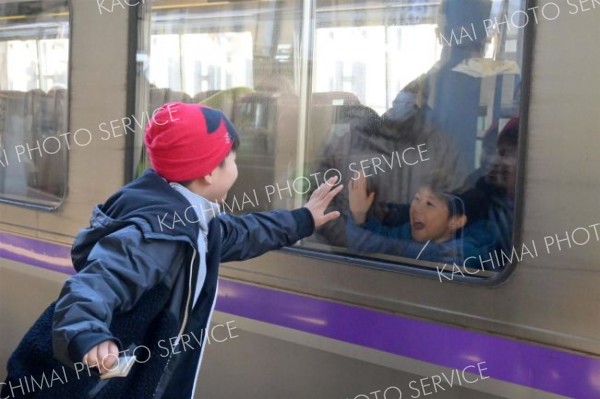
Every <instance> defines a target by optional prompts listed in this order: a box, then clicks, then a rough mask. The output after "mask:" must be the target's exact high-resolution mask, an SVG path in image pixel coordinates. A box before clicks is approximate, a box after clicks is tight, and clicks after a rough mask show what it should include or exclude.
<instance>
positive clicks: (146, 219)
mask: <svg viewBox="0 0 600 399" xmlns="http://www.w3.org/2000/svg"><path fill="white" fill-rule="evenodd" d="M189 208H190V203H189V202H188V201H187V200H186V199H185V197H183V196H182V195H181V194H179V193H178V192H177V191H175V190H174V189H173V188H172V187H171V186H170V185H169V183H167V182H166V181H165V180H164V179H163V178H162V177H160V175H158V174H157V173H156V172H155V171H154V170H153V169H148V170H146V171H145V172H144V174H143V175H142V176H140V177H139V178H137V179H135V180H133V181H132V182H130V183H128V184H127V185H125V186H123V187H122V188H121V189H119V191H117V192H116V193H115V194H113V195H112V196H111V197H110V198H109V199H108V200H107V201H106V202H105V203H104V204H101V205H97V206H96V207H94V210H93V212H92V216H91V217H90V227H87V228H85V229H82V230H81V231H80V232H79V234H78V235H77V237H76V238H75V242H74V243H73V246H72V248H71V258H72V260H73V265H74V266H75V269H76V270H77V271H79V270H80V269H81V268H82V267H83V266H84V265H85V263H86V260H87V257H88V255H89V253H90V251H91V250H92V248H93V247H94V245H95V244H96V243H97V242H98V241H99V240H100V239H102V238H103V237H106V236H108V235H110V234H112V233H114V232H115V231H117V230H120V229H122V228H124V227H127V226H130V225H135V226H136V227H137V228H138V229H139V230H140V231H141V233H142V235H143V237H144V238H145V239H163V240H171V241H185V242H187V243H189V244H190V245H192V246H194V247H195V246H196V243H197V241H198V228H197V227H196V226H195V224H194V223H192V222H189V221H188V222H187V223H186V220H187V219H186V218H185V217H184V215H185V214H186V210H188V209H189Z"/></svg>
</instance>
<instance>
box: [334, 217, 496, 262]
mask: <svg viewBox="0 0 600 399" xmlns="http://www.w3.org/2000/svg"><path fill="white" fill-rule="evenodd" d="M346 226H347V228H346V234H347V240H348V245H349V248H352V249H353V250H355V251H357V252H364V253H386V254H393V255H398V256H402V257H406V258H413V259H416V258H417V257H418V259H421V260H427V261H431V262H442V263H447V264H449V265H451V264H453V263H456V264H457V265H459V266H463V265H464V263H465V261H466V266H469V267H475V268H477V267H480V261H479V258H478V257H479V256H480V255H481V256H482V257H484V258H485V257H488V255H489V253H490V252H493V251H494V250H495V248H496V245H497V243H498V236H497V234H496V230H495V228H494V226H493V224H492V223H490V222H488V221H485V220H478V221H476V222H474V223H471V224H469V225H467V226H466V227H465V228H463V229H461V231H460V232H459V234H457V235H456V236H454V237H453V238H451V239H449V240H447V241H444V242H442V243H434V242H428V243H423V242H418V241H415V240H413V238H412V235H411V231H410V223H405V224H403V225H400V226H397V227H388V226H384V225H383V224H382V223H381V222H379V221H378V220H377V219H375V218H374V217H373V216H370V217H369V218H368V219H367V221H366V223H365V224H363V225H362V226H358V225H357V224H356V223H355V222H354V219H352V217H351V216H348V221H347V224H346Z"/></svg>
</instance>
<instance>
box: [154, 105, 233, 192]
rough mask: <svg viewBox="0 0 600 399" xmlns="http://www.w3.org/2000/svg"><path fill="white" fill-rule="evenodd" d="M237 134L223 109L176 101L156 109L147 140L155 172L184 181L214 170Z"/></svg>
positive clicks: (227, 152)
mask: <svg viewBox="0 0 600 399" xmlns="http://www.w3.org/2000/svg"><path fill="white" fill-rule="evenodd" d="M236 136H237V132H236V131H235V129H234V127H233V125H232V124H231V122H229V120H228V119H227V117H226V116H225V115H224V114H223V113H222V112H221V111H218V110H216V109H212V108H209V107H207V106H204V105H199V104H184V103H179V102H174V103H167V104H165V105H163V106H162V107H160V108H159V109H158V110H156V111H155V113H154V116H153V117H152V118H151V119H150V122H149V123H148V126H147V127H146V136H145V137H144V142H145V144H146V149H147V150H148V155H149V156H150V162H152V166H153V167H154V169H155V170H156V172H157V173H158V174H159V175H161V176H162V177H164V178H165V179H167V180H168V181H175V182H181V181H187V180H194V179H197V178H200V177H203V176H206V175H208V174H209V173H210V172H212V171H213V170H214V169H215V168H216V167H217V166H218V165H219V164H220V163H221V162H222V161H223V160H224V159H225V157H226V156H227V154H229V151H230V150H231V147H232V146H233V140H234V139H235V138H236Z"/></svg>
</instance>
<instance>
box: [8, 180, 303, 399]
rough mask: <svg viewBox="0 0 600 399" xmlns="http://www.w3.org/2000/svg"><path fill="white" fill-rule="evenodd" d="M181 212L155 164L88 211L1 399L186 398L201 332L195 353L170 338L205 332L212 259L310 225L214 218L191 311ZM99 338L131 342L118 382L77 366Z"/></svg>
mask: <svg viewBox="0 0 600 399" xmlns="http://www.w3.org/2000/svg"><path fill="white" fill-rule="evenodd" d="M189 208H190V204H189V203H188V202H187V200H186V199H185V198H184V197H183V196H181V194H179V193H177V192H176V191H175V190H173V189H172V188H171V187H170V186H169V184H168V183H167V182H166V181H164V180H163V179H162V178H161V177H160V176H159V175H157V174H156V172H154V171H153V170H148V171H146V172H145V173H144V175H143V176H141V177H140V178H138V179H136V180H134V181H132V182H131V183H129V184H127V185H126V186H124V187H123V188H122V189H121V190H119V191H118V192H117V193H116V194H114V195H113V196H112V197H111V198H109V199H108V201H107V202H106V203H105V204H103V205H101V206H98V207H96V208H95V209H94V212H93V215H92V217H91V221H90V227H88V228H86V229H83V230H82V231H81V232H80V233H79V234H78V236H77V237H76V239H75V243H74V244H73V248H72V251H71V254H72V260H73V265H74V266H75V269H76V270H77V274H75V275H74V276H72V277H71V278H70V279H69V280H68V281H67V282H66V283H65V285H64V287H63V289H62V292H61V294H60V297H59V298H58V300H57V301H56V302H55V303H53V304H51V305H50V306H49V307H48V308H47V309H46V311H45V312H44V313H43V314H42V316H41V317H40V318H39V319H38V320H37V321H36V323H35V324H34V325H33V327H32V328H31V329H30V330H29V331H28V332H27V334H26V335H25V337H24V338H23V340H22V341H21V343H20V344H19V346H18V347H17V349H16V350H15V352H14V353H13V354H12V356H11V358H10V359H9V363H8V377H7V381H6V382H5V383H4V385H1V386H0V387H1V388H2V391H1V392H2V393H1V395H0V397H6V396H9V397H11V398H13V397H32V398H33V397H35V398H61V399H64V398H77V399H80V398H86V397H94V398H110V399H118V398H140V399H142V398H143V399H146V398H177V399H180V398H190V397H191V395H192V391H193V385H194V380H195V377H196V370H197V368H198V365H199V362H200V354H201V344H202V338H199V343H196V344H195V345H193V346H195V350H189V349H188V350H187V351H181V350H178V349H177V348H172V347H171V346H170V342H172V341H171V339H174V338H176V337H178V336H181V335H183V334H187V335H188V337H189V336H191V334H192V333H194V336H195V337H203V336H205V334H204V333H203V332H204V330H205V329H206V327H207V324H208V319H209V316H210V313H211V311H212V309H213V307H214V301H215V299H216V293H217V278H218V268H219V262H227V261H238V260H244V259H250V258H253V257H256V256H259V255H261V254H263V253H265V252H267V251H269V250H272V249H276V248H280V247H283V246H286V245H292V244H293V243H295V242H296V241H297V240H299V239H301V238H304V237H307V236H309V235H310V234H312V232H313V230H314V221H313V218H312V215H311V214H310V212H309V211H308V209H306V208H301V209H298V210H294V211H272V212H264V213H254V214H248V215H245V216H233V215H229V214H221V215H219V216H218V217H216V218H214V219H213V220H212V221H211V222H210V224H209V234H208V246H207V254H206V268H207V273H206V279H205V283H204V285H203V286H202V289H201V292H200V296H199V298H198V301H197V303H196V305H195V306H193V307H192V301H191V297H192V296H193V293H194V292H195V289H196V287H195V285H196V280H197V273H198V268H199V264H198V259H199V255H198V254H197V244H196V243H197V239H198V226H196V225H195V224H194V223H193V219H192V221H191V222H189V221H188V219H186V218H185V217H184V215H185V214H186V213H185V212H186V211H188V215H190V214H191V213H190V212H192V211H193V210H189ZM105 340H114V341H115V342H117V343H118V345H119V347H120V349H121V350H125V349H128V348H129V349H133V348H138V350H137V351H136V352H137V353H136V355H137V356H138V360H139V362H138V363H136V364H134V366H133V368H132V370H131V372H130V373H129V375H128V376H127V377H126V378H113V379H110V380H106V381H100V382H99V379H98V375H97V373H95V371H93V370H94V369H91V370H92V371H91V372H90V371H89V369H87V368H84V366H83V364H82V363H78V362H81V360H82V358H83V356H84V354H86V353H87V352H88V351H89V350H90V349H91V348H93V347H94V346H95V345H97V344H99V343H101V342H103V341H105ZM165 348H168V350H165ZM129 354H131V352H129ZM64 365H67V366H68V367H64ZM58 377H60V378H58ZM51 380H52V381H51ZM11 386H12V388H13V389H12V390H11V389H10V388H11ZM15 387H17V388H16V389H15Z"/></svg>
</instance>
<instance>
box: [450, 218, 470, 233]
mask: <svg viewBox="0 0 600 399" xmlns="http://www.w3.org/2000/svg"><path fill="white" fill-rule="evenodd" d="M466 224H467V216H466V215H460V216H459V215H455V216H452V217H451V218H450V228H451V229H452V230H454V231H456V230H458V229H462V228H463V227H465V225H466Z"/></svg>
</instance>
